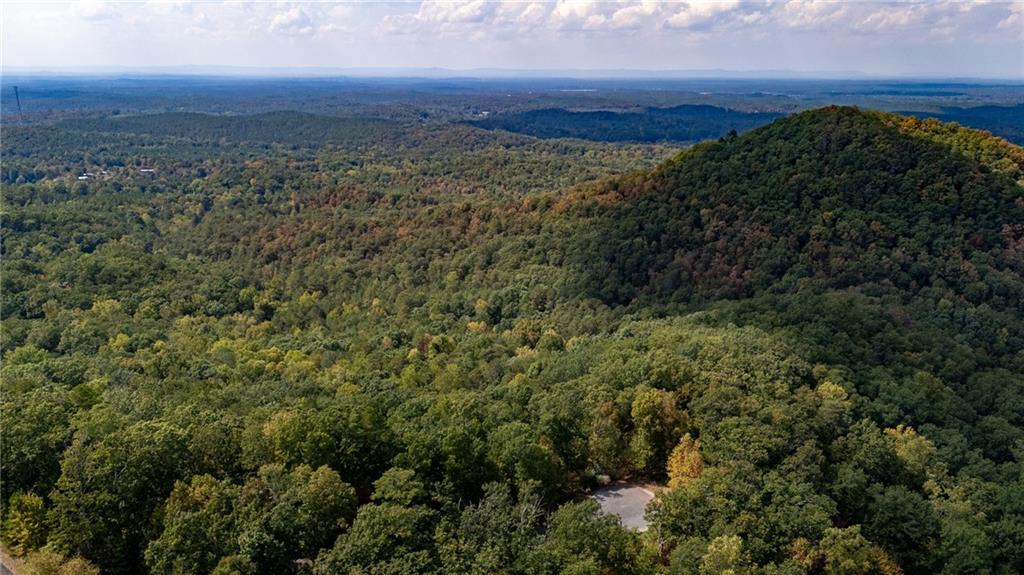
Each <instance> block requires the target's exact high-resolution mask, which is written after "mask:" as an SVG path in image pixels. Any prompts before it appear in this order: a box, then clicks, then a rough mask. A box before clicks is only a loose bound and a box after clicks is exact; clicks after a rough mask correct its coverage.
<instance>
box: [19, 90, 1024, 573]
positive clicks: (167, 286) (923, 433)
mask: <svg viewBox="0 0 1024 575" xmlns="http://www.w3.org/2000/svg"><path fill="white" fill-rule="evenodd" d="M318 121H319V120H317V119H316V117H311V116H302V115H292V114H291V113H280V114H278V115H275V114H271V115H269V116H266V117H249V118H232V119H224V118H219V117H210V116H193V115H187V114H177V113H175V114H170V115H154V116H138V117H132V118H107V119H96V120H76V121H69V122H63V123H56V124H53V125H45V126H42V125H40V126H24V127H14V128H5V133H4V136H5V137H4V138H3V141H2V142H0V145H2V146H3V154H4V159H5V161H4V171H3V178H2V185H3V198H4V204H3V207H2V217H3V226H2V235H0V241H2V243H0V247H2V254H0V255H2V257H0V266H2V271H3V278H2V279H3V290H2V293H0V296H2V297H0V306H2V308H0V309H2V328H3V329H2V337H3V342H2V343H3V349H4V352H3V361H2V363H0V380H2V383H3V393H2V394H0V416H2V419H0V421H2V434H3V436H2V440H3V441H0V465H2V466H3V468H2V472H3V485H2V488H3V493H2V507H0V512H2V518H0V519H2V529H0V537H2V539H3V541H4V543H5V544H6V545H8V546H9V547H10V548H11V549H12V550H13V551H15V552H16V553H18V554H29V563H30V564H32V565H34V566H35V567H34V568H36V569H37V572H45V573H51V572H58V573H81V574H90V575H91V574H95V573H97V572H98V570H102V572H103V573H104V574H106V575H129V574H136V573H145V574H154V575H156V574H161V575H163V574H167V575H184V574H195V575H200V574H202V575H206V574H209V573H215V574H217V575H227V574H239V575H258V574H262V573H279V574H285V575H299V574H302V575H308V574H310V573H312V574H314V575H334V574H341V573H344V574H368V575H392V574H395V575H414V574H416V575H418V574H423V575H428V574H430V575H432V574H446V575H447V574H452V575H454V574H459V575H462V574H466V573H481V574H482V573H488V574H491V573H494V574H507V575H519V574H523V575H526V574H555V573H577V574H612V573H614V574H625V575H668V574H672V575H712V574H722V573H733V574H736V575H790V574H792V575H836V574H843V575H870V574H884V575H896V574H900V573H905V574H908V575H925V574H933V573H941V574H943V575H955V574H964V575H967V574H979V573H988V574H993V575H1011V574H1015V573H1022V572H1024V309H1022V308H1024V186H1022V179H1024V150H1021V148H1019V147H1016V146H1013V145H1010V144H1008V143H1006V142H1005V141H1003V140H1000V139H998V138H994V137H992V136H991V135H989V134H986V133H983V132H977V131H973V130H967V129H964V128H960V127H958V126H955V125H949V124H941V123H938V122H936V121H922V120H918V119H914V118H906V117H902V116H896V115H888V114H880V113H873V112H863V111H860V110H857V109H852V108H835V107H832V108H825V109H820V110H813V111H809V112H804V113H800V114H796V115H793V116H790V117H786V118H782V119H778V120H776V121H774V122H773V123H771V124H770V125H767V126H764V127H761V128H757V129H753V130H751V131H749V132H746V133H744V134H741V135H738V136H726V137H724V138H722V139H718V140H715V141H710V142H706V143H702V144H699V145H696V146H694V147H693V148H691V149H688V150H685V151H683V152H681V153H678V154H677V155H675V156H674V157H672V158H671V159H669V160H668V161H661V159H662V158H665V157H666V156H670V155H672V154H674V153H675V151H673V150H669V149H667V148H665V147H660V146H642V145H612V144H607V143H597V142H589V141H585V140H557V139H556V140H538V139H536V138H531V137H527V136H523V135H517V134H509V133H506V132H501V131H488V130H482V129H478V128H474V127H472V126H466V125H448V124H443V123H437V124H426V125H420V124H418V123H412V124H401V123H397V122H396V123H389V122H371V123H369V124H360V123H358V122H354V123H353V122H350V121H348V120H339V121H338V122H337V123H331V122H333V121H331V122H328V123H326V124H324V125H323V126H318V125H316V124H317V123H318ZM278 130H281V131H282V133H280V134H277V135H275V133H276V132H277V131H278ZM307 138H308V141H304V140H305V139H307ZM317 138H320V139H319V140H318V139H317ZM318 142H320V143H318ZM323 142H326V144H322V143H323ZM143 169H144V170H146V171H145V172H143ZM613 479H639V480H643V481H653V482H660V483H663V484H665V486H666V488H665V489H664V490H663V491H662V492H661V493H660V494H659V495H658V496H657V497H656V499H655V500H654V502H653V504H652V505H651V506H650V507H649V509H648V512H647V516H648V519H649V520H650V523H651V529H650V530H648V531H647V532H645V533H643V534H640V533H636V532H633V531H628V530H626V529H624V528H622V527H621V526H620V525H619V524H618V522H617V520H616V519H615V518H614V517H610V516H606V515H601V514H600V513H599V512H598V508H597V504H596V503H595V502H594V501H593V500H590V499H589V498H588V497H587V494H588V493H589V492H590V491H591V490H592V489H593V488H595V487H596V486H598V485H600V484H603V483H605V482H607V481H608V480H613ZM62 563H63V567H61V564H62ZM61 569H62V570H61Z"/></svg>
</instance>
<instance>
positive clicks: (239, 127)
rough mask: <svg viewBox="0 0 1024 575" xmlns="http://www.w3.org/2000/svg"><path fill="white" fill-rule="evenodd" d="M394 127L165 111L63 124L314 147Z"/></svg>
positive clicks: (278, 115)
mask: <svg viewBox="0 0 1024 575" xmlns="http://www.w3.org/2000/svg"><path fill="white" fill-rule="evenodd" d="M396 126H397V124H396V123H394V122H390V121H387V120H375V119H363V118H360V119H353V118H338V117H333V116H318V115H315V114H307V113H304V112H292V111H281V112H268V113H263V114H253V115H238V116H224V115H210V114H197V113H192V112H165V113H160V114H146V115H138V116H124V117H116V116H114V117H106V118H89V119H72V120H65V121H64V122H62V123H61V127H63V128H64V129H66V130H68V131H72V132H100V133H118V134H146V135H149V136H155V137H176V138H188V139H191V140H201V141H209V140H219V139H224V140H227V141H230V142H236V143H238V142H247V143H265V144H270V143H274V144H283V145H293V146H310V147H312V146H316V145H320V144H326V143H336V144H339V143H340V144H357V143H361V142H365V141H371V140H373V139H374V138H376V139H379V138H382V137H384V136H385V135H388V134H390V133H391V132H393V131H394V130H395V128H396Z"/></svg>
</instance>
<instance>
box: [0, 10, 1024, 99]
mask: <svg viewBox="0 0 1024 575" xmlns="http://www.w3.org/2000/svg"><path fill="white" fill-rule="evenodd" d="M0 24H2V30H0V49H2V52H0V63H2V65H3V67H4V68H5V69H12V68H35V69H41V68H42V69H61V70H65V71H74V70H79V71H84V70H87V69H89V68H97V67H123V68H133V69H150V68H164V67H177V66H237V67H252V68H261V69H267V68H285V67H301V68H434V67H439V68H448V69H456V70H472V69H480V68H498V69H514V70H592V71H600V70H613V69H615V70H650V71H659V70H730V71H765V70H791V71H799V72H837V71H838V72H844V73H845V72H859V73H864V74H869V75H901V76H928V77H974V78H982V77H987V78H996V77H1000V78H1013V79H1024V0H1016V1H1012V2H1007V1H991V0H975V1H946V0H934V1H928V2H920V1H900V2H879V1H857V2H841V1H821V0H750V1H739V0H689V1H674V2H661V1H640V2H634V1H610V2H593V1H580V0H573V1H564V0H563V1H558V2H524V1H508V0H505V1H482V0H473V1H468V2H422V3H420V2H406V3H383V2H372V3H370V2H361V3H359V2H345V3H328V2H248V1H242V2H232V1H224V2H169V1H150V2H141V1H139V2H93V1H81V2H45V1H40V0H34V1H32V2H19V1H16V0H15V1H11V0H5V1H4V2H2V3H0Z"/></svg>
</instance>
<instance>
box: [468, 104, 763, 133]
mask: <svg viewBox="0 0 1024 575" xmlns="http://www.w3.org/2000/svg"><path fill="white" fill-rule="evenodd" d="M780 115H781V114H776V113H770V112H739V111H736V110H730V109H727V108H718V107H715V106H699V105H684V106H676V107H674V108H644V109H643V110H642V111H639V112H608V111H593V112H574V111H570V110H564V109H561V108H547V109H543V110H530V111H528V112H520V113H514V114H502V115H498V116H494V117H489V118H486V119H483V120H478V121H476V122H474V124H475V125H477V126H479V127H481V128H486V129H489V130H507V131H509V132H519V133H523V134H529V135H531V136H536V137H538V138H580V139H584V140H599V141H605V142H697V141H700V140H707V139H711V138H718V137H720V136H724V135H726V134H728V133H729V132H730V131H731V130H735V131H737V132H744V131H746V130H750V129H751V128H756V127H757V126H762V125H764V124H767V123H768V122H770V121H772V120H774V119H775V118H778V117H779V116H780Z"/></svg>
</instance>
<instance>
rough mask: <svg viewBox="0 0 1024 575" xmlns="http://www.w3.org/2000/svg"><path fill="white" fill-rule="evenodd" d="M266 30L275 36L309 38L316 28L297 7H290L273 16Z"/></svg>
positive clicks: (303, 11)
mask: <svg viewBox="0 0 1024 575" xmlns="http://www.w3.org/2000/svg"><path fill="white" fill-rule="evenodd" d="M268 29H269V30H270V31H271V32H273V33H275V34H284V35H285V36H311V35H312V34H313V33H314V32H316V27H315V26H314V25H313V20H312V19H311V18H310V17H309V14H307V13H306V11H305V10H303V9H302V8H300V7H298V6H292V7H291V8H289V9H288V10H286V11H284V12H281V13H279V14H277V15H276V16H274V18H273V19H272V20H271V21H270V26H269V28H268Z"/></svg>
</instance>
